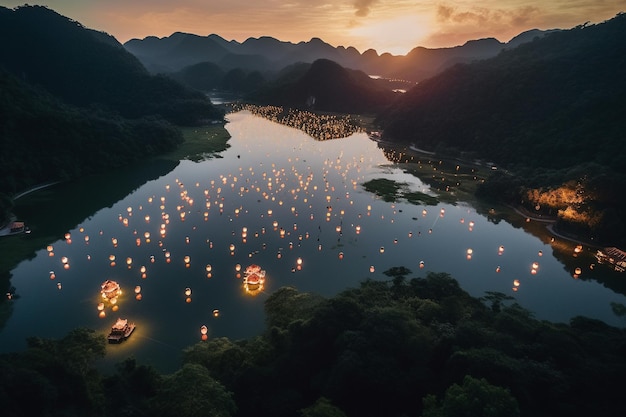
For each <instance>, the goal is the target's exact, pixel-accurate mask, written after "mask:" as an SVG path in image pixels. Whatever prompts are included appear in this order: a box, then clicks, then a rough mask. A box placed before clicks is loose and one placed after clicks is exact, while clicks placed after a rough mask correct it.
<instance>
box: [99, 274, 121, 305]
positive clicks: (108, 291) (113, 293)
mask: <svg viewBox="0 0 626 417" xmlns="http://www.w3.org/2000/svg"><path fill="white" fill-rule="evenodd" d="M100 289H101V291H100V292H101V294H102V298H104V299H105V300H112V299H114V298H117V297H118V296H119V295H120V294H122V290H121V288H120V284H118V283H117V282H115V281H112V280H110V279H107V280H106V281H104V282H103V283H102V285H101V286H100Z"/></svg>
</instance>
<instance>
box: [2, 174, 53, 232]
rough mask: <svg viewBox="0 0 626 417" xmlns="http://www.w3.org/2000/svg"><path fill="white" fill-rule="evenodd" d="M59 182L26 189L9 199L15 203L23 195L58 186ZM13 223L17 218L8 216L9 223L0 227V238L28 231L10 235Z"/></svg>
mask: <svg viewBox="0 0 626 417" xmlns="http://www.w3.org/2000/svg"><path fill="white" fill-rule="evenodd" d="M60 182H61V181H53V182H47V183H45V184H39V185H35V186H34V187H31V188H28V189H26V190H24V191H20V192H19V193H17V194H15V195H13V196H12V197H11V199H12V200H13V201H15V200H17V199H19V198H21V197H24V196H25V195H28V194H30V193H33V192H35V191H39V190H42V189H44V188H48V187H51V186H53V185H56V184H58V183H60ZM15 221H17V217H16V216H15V215H14V214H13V213H11V216H10V218H9V221H8V222H7V223H5V224H2V225H0V236H16V235H21V234H24V233H26V230H28V228H26V229H24V230H21V231H19V232H13V233H11V228H10V226H11V224H12V223H13V222H15Z"/></svg>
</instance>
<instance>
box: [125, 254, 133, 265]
mask: <svg viewBox="0 0 626 417" xmlns="http://www.w3.org/2000/svg"><path fill="white" fill-rule="evenodd" d="M132 264H133V258H131V257H130V256H129V257H128V258H126V265H128V267H129V268H130V267H131V265H132Z"/></svg>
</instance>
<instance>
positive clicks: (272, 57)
mask: <svg viewBox="0 0 626 417" xmlns="http://www.w3.org/2000/svg"><path fill="white" fill-rule="evenodd" d="M548 32H549V31H545V32H544V31H540V30H533V31H529V32H527V34H526V35H525V36H521V35H520V36H518V37H516V38H513V39H512V40H511V42H509V43H502V42H499V41H497V40H496V39H493V38H490V39H480V40H475V41H470V42H467V43H466V44H464V45H462V46H456V47H453V48H439V49H428V48H423V47H417V48H415V49H413V50H412V51H411V52H409V53H408V54H407V55H406V56H402V55H391V54H388V53H384V54H382V55H378V53H377V52H376V51H375V50H373V49H368V50H366V51H365V52H363V53H359V51H357V50H356V49H355V48H353V47H347V48H346V47H343V46H339V47H333V46H331V45H329V44H328V43H326V42H324V41H323V40H321V39H319V38H312V39H311V40H310V41H308V42H299V43H295V44H294V43H291V42H284V41H280V40H278V39H275V38H272V37H269V36H264V37H260V38H249V39H247V40H246V41H244V42H242V43H239V42H237V41H226V40H225V39H223V38H221V37H220V36H218V35H215V34H212V35H209V36H198V35H193V34H186V33H179V32H177V33H174V34H172V35H171V36H168V37H164V38H155V37H147V38H144V39H131V40H129V41H128V42H126V43H125V44H124V47H125V48H126V49H127V50H128V51H130V52H131V53H133V54H134V55H135V56H136V57H137V58H138V59H139V60H140V61H141V62H142V63H143V64H144V65H145V67H146V68H148V69H149V70H150V71H152V72H177V71H180V70H181V69H183V68H184V67H185V66H188V65H194V64H197V63H200V62H212V63H215V64H218V65H220V66H222V65H224V66H223V69H224V70H228V69H232V68H233V66H232V65H233V63H234V62H236V65H238V66H239V67H240V68H242V69H243V70H244V71H249V70H258V71H261V72H263V71H266V72H276V71H279V70H281V69H282V68H284V67H286V66H289V65H291V64H294V63H297V62H305V63H312V62H313V61H315V60H317V59H328V60H331V61H335V62H337V63H338V64H340V65H341V66H343V67H346V68H352V69H358V70H362V71H364V72H366V73H367V74H371V75H380V76H382V77H386V78H401V79H406V80H409V81H412V82H418V81H421V80H423V79H425V78H428V77H431V76H433V75H434V74H436V73H437V72H439V71H441V70H442V69H445V68H447V67H449V66H451V65H453V64H455V63H458V62H471V61H473V60H477V59H484V58H489V57H493V56H495V55H497V54H498V53H500V51H502V50H503V49H510V48H513V47H515V46H518V45H520V44H521V43H524V42H528V41H532V40H533V39H534V38H535V37H541V36H542V35H543V34H544V33H548ZM228 54H230V55H231V57H230V58H228V60H226V61H224V58H225V57H226V55H228ZM234 56H240V57H239V58H238V59H235V58H234ZM260 57H262V58H260Z"/></svg>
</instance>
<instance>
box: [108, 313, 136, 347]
mask: <svg viewBox="0 0 626 417" xmlns="http://www.w3.org/2000/svg"><path fill="white" fill-rule="evenodd" d="M134 331H135V323H129V322H128V319H117V321H116V322H115V324H114V325H113V327H111V332H110V333H109V336H108V337H107V339H108V340H109V343H122V342H123V341H124V340H126V339H128V338H129V337H130V335H131V334H132V333H133V332H134Z"/></svg>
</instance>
